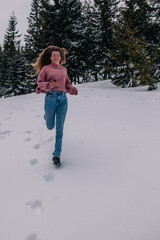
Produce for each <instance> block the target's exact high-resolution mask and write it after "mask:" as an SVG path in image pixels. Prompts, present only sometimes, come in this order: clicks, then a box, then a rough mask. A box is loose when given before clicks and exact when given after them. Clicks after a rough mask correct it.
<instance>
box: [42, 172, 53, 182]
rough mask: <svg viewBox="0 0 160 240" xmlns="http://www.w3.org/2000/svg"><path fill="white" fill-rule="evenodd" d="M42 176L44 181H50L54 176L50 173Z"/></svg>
mask: <svg viewBox="0 0 160 240" xmlns="http://www.w3.org/2000/svg"><path fill="white" fill-rule="evenodd" d="M43 178H44V179H45V180H46V182H51V181H52V180H53V178H54V175H53V174H52V173H48V174H45V175H44V176H43Z"/></svg>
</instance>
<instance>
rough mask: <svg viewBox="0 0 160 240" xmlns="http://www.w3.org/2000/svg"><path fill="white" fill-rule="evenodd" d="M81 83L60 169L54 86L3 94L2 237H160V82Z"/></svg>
mask: <svg viewBox="0 0 160 240" xmlns="http://www.w3.org/2000/svg"><path fill="white" fill-rule="evenodd" d="M77 87H78V90H79V94H78V95H77V96H71V95H68V100H69V110H68V113H67V119H66V123H65V129H64V141H63V153H62V167H61V168H59V169H57V168H55V167H54V166H53V165H52V161H51V158H52V152H53V145H54V131H49V130H47V129H46V127H45V122H44V119H43V115H44V111H43V104H44V103H43V102H44V95H43V94H41V95H36V94H34V93H32V94H28V95H23V96H18V97H11V98H7V99H0V113H1V114H0V239H1V240H53V239H55V240H159V239H160V90H159V89H158V90H156V91H153V92H148V91H147V90H146V89H147V88H145V87H140V88H134V89H121V88H117V87H115V86H113V85H112V84H111V83H110V82H108V81H103V82H96V83H88V84H83V85H77Z"/></svg>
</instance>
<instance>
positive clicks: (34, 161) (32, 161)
mask: <svg viewBox="0 0 160 240" xmlns="http://www.w3.org/2000/svg"><path fill="white" fill-rule="evenodd" d="M29 163H30V164H31V165H32V166H33V165H36V164H37V163H38V160H37V159H36V158H33V159H31V160H30V161H29Z"/></svg>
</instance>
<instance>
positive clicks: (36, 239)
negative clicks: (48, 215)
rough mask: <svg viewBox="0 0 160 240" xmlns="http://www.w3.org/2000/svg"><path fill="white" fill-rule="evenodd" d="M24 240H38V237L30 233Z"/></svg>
mask: <svg viewBox="0 0 160 240" xmlns="http://www.w3.org/2000/svg"><path fill="white" fill-rule="evenodd" d="M26 240H38V237H37V235H36V234H34V233H32V234H31V235H29V236H28V237H27V238H26Z"/></svg>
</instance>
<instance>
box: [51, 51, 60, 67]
mask: <svg viewBox="0 0 160 240" xmlns="http://www.w3.org/2000/svg"><path fill="white" fill-rule="evenodd" d="M50 59H51V61H52V62H53V63H55V64H59V62H60V61H61V55H60V52H59V51H53V52H52V54H51V58H50Z"/></svg>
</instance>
